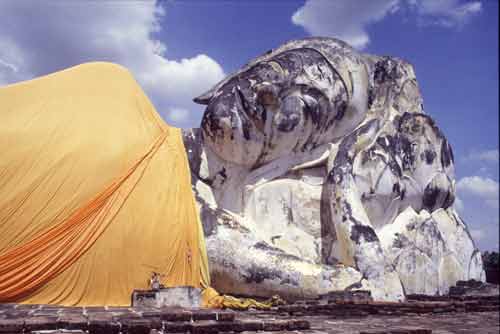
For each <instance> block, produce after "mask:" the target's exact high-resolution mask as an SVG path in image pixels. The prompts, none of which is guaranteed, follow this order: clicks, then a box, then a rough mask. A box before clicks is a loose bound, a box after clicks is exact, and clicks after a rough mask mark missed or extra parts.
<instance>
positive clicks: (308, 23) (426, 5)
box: [292, 0, 482, 49]
mask: <svg viewBox="0 0 500 334" xmlns="http://www.w3.org/2000/svg"><path fill="white" fill-rule="evenodd" d="M481 10H482V6H481V3H480V2H479V1H472V2H466V3H460V2H459V1H458V0H438V1H436V0H370V1H352V0H335V1H331V0H307V1H306V2H305V4H304V5H303V6H302V7H300V8H299V9H298V10H297V11H296V12H295V13H294V14H293V16H292V22H293V23H294V24H296V25H298V26H302V27H303V28H304V29H305V30H306V31H307V32H308V33H309V34H311V35H318V36H330V37H337V38H340V39H342V40H344V41H346V42H348V43H349V44H351V45H352V46H354V47H356V48H359V49H363V48H365V47H366V46H367V45H368V44H369V42H370V36H369V34H368V32H367V27H368V26H369V25H370V24H373V23H375V22H378V21H380V20H382V19H383V18H385V17H386V16H387V15H390V14H392V13H395V12H398V11H406V12H408V13H410V14H412V15H414V16H415V17H416V19H417V22H418V23H419V24H421V25H424V24H438V25H440V26H443V27H449V28H451V27H461V26H463V25H464V24H465V23H466V22H467V21H468V20H469V19H470V17H472V16H473V15H475V14H477V13H479V12H480V11H481Z"/></svg>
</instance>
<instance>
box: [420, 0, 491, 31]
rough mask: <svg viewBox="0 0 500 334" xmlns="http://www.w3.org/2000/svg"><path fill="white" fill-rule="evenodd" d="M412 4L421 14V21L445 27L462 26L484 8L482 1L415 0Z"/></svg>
mask: <svg viewBox="0 0 500 334" xmlns="http://www.w3.org/2000/svg"><path fill="white" fill-rule="evenodd" d="M411 5H412V6H414V8H416V10H417V13H418V14H419V15H420V19H421V20H420V23H422V24H436V25H441V26H444V27H460V26H463V25H464V24H465V23H467V21H468V20H469V19H470V18H471V17H472V16H473V15H475V14H478V13H479V12H481V10H482V5H481V2H480V1H470V2H465V3H460V1H458V0H439V1H436V0H413V1H411Z"/></svg>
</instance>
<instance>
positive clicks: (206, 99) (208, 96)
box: [193, 89, 214, 106]
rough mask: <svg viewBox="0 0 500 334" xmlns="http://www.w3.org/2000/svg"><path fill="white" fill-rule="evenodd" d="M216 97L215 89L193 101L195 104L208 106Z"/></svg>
mask: <svg viewBox="0 0 500 334" xmlns="http://www.w3.org/2000/svg"><path fill="white" fill-rule="evenodd" d="M213 96H214V91H213V89H211V90H209V91H208V92H205V93H203V94H201V95H199V96H197V97H195V98H194V99H193V102H195V103H198V104H202V105H205V106H206V105H208V104H209V103H210V100H211V99H212V97H213Z"/></svg>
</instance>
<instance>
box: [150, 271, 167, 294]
mask: <svg viewBox="0 0 500 334" xmlns="http://www.w3.org/2000/svg"><path fill="white" fill-rule="evenodd" d="M163 276H164V275H162V274H160V273H157V272H155V271H153V272H152V273H151V278H150V279H149V287H150V289H151V290H160V289H163V288H164V286H163V284H161V278H162V277H163Z"/></svg>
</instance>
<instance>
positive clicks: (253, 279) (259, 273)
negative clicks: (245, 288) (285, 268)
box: [242, 264, 283, 284]
mask: <svg viewBox="0 0 500 334" xmlns="http://www.w3.org/2000/svg"><path fill="white" fill-rule="evenodd" d="M281 274H282V273H281V272H279V271H278V270H276V269H269V268H268V267H261V266H257V265H255V264H253V265H252V266H251V267H250V268H248V270H247V271H246V272H245V273H243V274H242V276H243V277H244V278H245V282H246V283H257V284H259V283H262V282H263V281H264V280H265V279H278V280H280V281H282V280H283V278H282V277H281Z"/></svg>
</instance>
